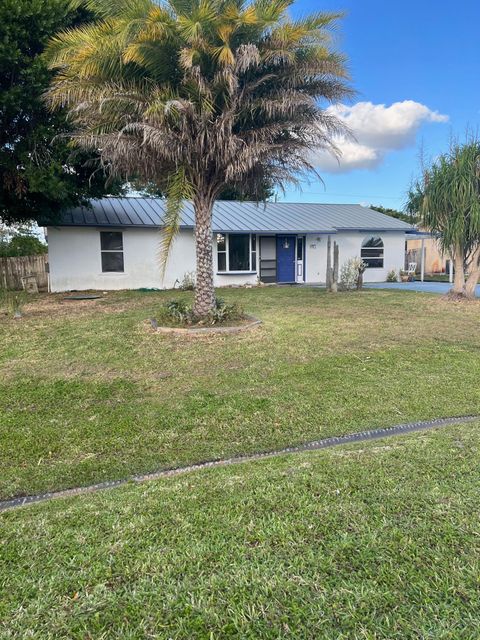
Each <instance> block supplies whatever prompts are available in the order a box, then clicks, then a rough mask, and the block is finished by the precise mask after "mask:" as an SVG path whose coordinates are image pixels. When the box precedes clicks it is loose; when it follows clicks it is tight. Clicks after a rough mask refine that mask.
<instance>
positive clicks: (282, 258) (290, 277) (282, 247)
mask: <svg viewBox="0 0 480 640" xmlns="http://www.w3.org/2000/svg"><path fill="white" fill-rule="evenodd" d="M277 282H295V236H277Z"/></svg>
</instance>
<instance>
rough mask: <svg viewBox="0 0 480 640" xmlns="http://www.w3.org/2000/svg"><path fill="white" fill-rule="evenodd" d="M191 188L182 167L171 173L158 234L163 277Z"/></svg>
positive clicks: (191, 191)
mask: <svg viewBox="0 0 480 640" xmlns="http://www.w3.org/2000/svg"><path fill="white" fill-rule="evenodd" d="M193 194H194V192H193V188H192V185H191V183H190V182H189V180H188V178H187V173H186V171H185V169H184V168H183V167H179V168H178V169H177V170H176V171H175V173H173V174H172V176H171V178H170V181H169V184H168V187H167V200H166V207H165V216H164V219H163V226H162V230H161V236H160V253H159V262H160V274H161V278H162V280H163V278H164V277H165V271H166V268H167V263H168V258H169V256H170V250H171V247H172V244H173V242H174V240H175V238H176V236H177V234H178V232H179V230H180V221H181V215H182V208H183V205H184V201H185V200H187V199H191V198H193Z"/></svg>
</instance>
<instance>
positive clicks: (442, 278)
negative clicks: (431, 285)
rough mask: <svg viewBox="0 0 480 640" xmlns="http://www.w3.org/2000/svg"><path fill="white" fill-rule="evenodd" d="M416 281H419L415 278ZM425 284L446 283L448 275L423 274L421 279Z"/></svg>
mask: <svg viewBox="0 0 480 640" xmlns="http://www.w3.org/2000/svg"><path fill="white" fill-rule="evenodd" d="M416 278H417V280H419V277H418V276H417V277H416ZM423 279H424V281H425V282H448V281H449V275H448V273H431V274H427V273H426V274H425V275H424V277H423Z"/></svg>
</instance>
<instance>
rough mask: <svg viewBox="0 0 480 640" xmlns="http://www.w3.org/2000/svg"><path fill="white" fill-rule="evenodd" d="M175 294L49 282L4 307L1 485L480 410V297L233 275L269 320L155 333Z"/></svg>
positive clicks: (101, 473)
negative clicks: (79, 292)
mask: <svg viewBox="0 0 480 640" xmlns="http://www.w3.org/2000/svg"><path fill="white" fill-rule="evenodd" d="M172 295H173V294H172V293H171V292H166V293H158V292H157V293H155V292H153V293H140V292H136V293H125V292H119V293H111V294H108V295H107V297H106V298H105V299H102V300H99V301H87V302H81V303H73V302H64V301H63V300H62V296H50V297H47V296H40V297H39V298H38V299H36V300H34V301H33V302H32V303H31V304H30V305H28V306H27V307H26V309H25V317H24V319H22V320H20V321H14V320H11V319H9V318H7V317H6V316H3V317H0V336H1V344H2V349H1V352H0V370H1V381H0V384H1V389H0V441H1V445H2V446H1V455H0V496H1V497H9V496H13V495H21V494H28V493H34V492H39V491H44V490H50V489H59V488H66V487H70V486H75V485H79V484H87V483H92V482H95V481H100V480H103V479H114V478H118V477H123V476H126V475H129V474H131V473H133V472H146V471H150V470H154V469H158V468H160V467H163V466H173V465H178V464H183V463H188V462H192V461H198V460H202V459H206V458H207V459H209V458H215V457H222V456H226V455H231V454H235V453H240V452H250V451H254V450H257V449H268V448H275V447H281V446H285V445H287V444H291V443H296V442H301V441H305V440H309V439H314V438H319V437H323V436H328V435H334V434H341V433H346V432H349V431H353V430H357V429H362V428H365V427H375V426H383V425H392V424H395V423H398V422H403V421H405V420H413V419H426V418H431V417H435V416H448V415H455V414H460V415H464V414H468V413H476V412H478V407H479V406H480V385H479V384H478V380H479V377H480V358H479V357H478V355H479V348H480V333H479V331H478V311H479V304H478V303H472V304H470V305H462V304H454V303H449V302H446V301H444V300H442V299H441V298H440V297H438V296H428V295H424V294H415V293H408V292H396V291H378V290H366V291H363V292H360V293H343V294H337V295H331V294H330V295H328V294H326V293H325V292H324V291H322V290H319V289H313V288H312V289H309V288H291V287H265V288H261V289H250V290H248V289H233V290H224V291H222V292H221V295H222V296H224V297H225V298H227V299H228V300H236V301H238V302H239V303H240V304H241V305H243V307H244V308H245V310H246V311H248V312H250V313H253V314H254V315H256V316H258V317H260V318H261V319H262V320H263V321H264V324H263V325H262V326H261V327H260V328H258V329H255V330H253V331H251V332H248V333H244V334H239V335H228V336H210V337H202V338H198V337H195V338H192V337H178V336H166V335H160V334H156V333H153V332H152V331H151V329H150V326H149V323H148V318H150V317H151V316H153V315H155V313H156V312H157V311H158V309H159V306H160V305H161V304H162V302H163V301H164V300H165V299H168V298H171V297H172ZM175 295H177V296H179V295H185V294H179V293H177V294H175Z"/></svg>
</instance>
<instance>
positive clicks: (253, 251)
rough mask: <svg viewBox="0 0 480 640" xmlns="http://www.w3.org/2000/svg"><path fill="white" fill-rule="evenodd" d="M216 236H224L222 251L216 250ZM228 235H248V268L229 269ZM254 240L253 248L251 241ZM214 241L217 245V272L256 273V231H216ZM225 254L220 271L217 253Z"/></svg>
mask: <svg viewBox="0 0 480 640" xmlns="http://www.w3.org/2000/svg"><path fill="white" fill-rule="evenodd" d="M218 236H224V237H225V249H224V250H222V251H219V250H218ZM230 236H248V269H243V270H238V269H234V270H232V271H231V270H230ZM254 241H255V249H253V242H254ZM215 242H216V246H217V265H216V266H217V273H218V274H220V275H222V274H225V273H257V268H258V260H257V244H258V241H257V234H256V233H217V234H215ZM219 253H224V254H225V270H224V271H220V269H219V268H218V254H219ZM253 256H255V269H253V268H252V265H253V259H252V258H253Z"/></svg>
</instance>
